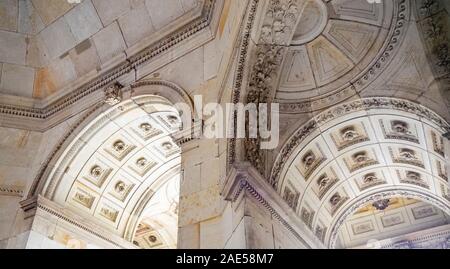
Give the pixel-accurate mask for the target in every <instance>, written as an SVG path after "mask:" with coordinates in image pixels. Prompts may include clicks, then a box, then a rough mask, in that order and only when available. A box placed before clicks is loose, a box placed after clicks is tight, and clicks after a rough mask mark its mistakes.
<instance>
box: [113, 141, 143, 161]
mask: <svg viewBox="0 0 450 269" xmlns="http://www.w3.org/2000/svg"><path fill="white" fill-rule="evenodd" d="M135 148H136V146H134V145H128V144H126V143H125V142H124V141H123V140H120V139H118V140H115V141H114V142H113V143H112V145H111V146H110V148H109V147H108V148H105V151H106V152H108V153H109V154H110V155H112V156H113V157H114V158H116V159H117V160H118V161H122V160H123V159H124V158H125V157H126V156H127V155H128V154H129V153H130V152H131V151H133V150H134V149H135Z"/></svg>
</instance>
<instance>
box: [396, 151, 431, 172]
mask: <svg viewBox="0 0 450 269" xmlns="http://www.w3.org/2000/svg"><path fill="white" fill-rule="evenodd" d="M389 153H390V155H391V158H392V160H393V162H394V163H404V164H410V165H414V166H417V167H420V168H424V169H425V165H424V164H423V161H422V159H421V158H420V157H419V155H418V153H417V152H416V151H414V150H412V149H409V148H400V149H396V151H395V152H394V149H393V148H392V147H389Z"/></svg>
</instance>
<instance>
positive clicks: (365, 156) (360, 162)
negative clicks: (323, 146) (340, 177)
mask: <svg viewBox="0 0 450 269" xmlns="http://www.w3.org/2000/svg"><path fill="white" fill-rule="evenodd" d="M344 162H345V164H346V165H347V168H348V170H349V171H350V173H353V172H355V171H357V170H360V169H362V168H365V167H368V166H372V165H376V164H379V162H378V161H377V159H376V157H375V153H373V152H369V151H358V152H356V153H354V154H352V155H351V156H350V157H347V158H344Z"/></svg>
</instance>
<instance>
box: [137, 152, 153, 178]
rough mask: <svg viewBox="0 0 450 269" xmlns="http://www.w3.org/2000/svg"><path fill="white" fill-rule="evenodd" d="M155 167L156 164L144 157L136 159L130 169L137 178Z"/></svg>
mask: <svg viewBox="0 0 450 269" xmlns="http://www.w3.org/2000/svg"><path fill="white" fill-rule="evenodd" d="M156 165H157V163H156V162H154V161H151V160H148V159H147V158H145V157H140V158H137V159H136V161H135V162H134V165H131V169H132V170H133V171H134V172H136V173H137V174H138V175H139V176H141V177H143V176H145V175H146V174H147V173H148V172H149V171H150V170H151V169H152V168H153V167H155V166H156Z"/></svg>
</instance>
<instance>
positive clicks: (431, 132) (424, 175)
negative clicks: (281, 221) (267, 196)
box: [269, 97, 450, 246]
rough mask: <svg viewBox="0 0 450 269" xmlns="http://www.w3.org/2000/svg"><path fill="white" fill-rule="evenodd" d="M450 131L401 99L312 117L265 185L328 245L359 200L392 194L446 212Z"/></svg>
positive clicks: (291, 141)
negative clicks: (449, 133) (447, 135)
mask: <svg viewBox="0 0 450 269" xmlns="http://www.w3.org/2000/svg"><path fill="white" fill-rule="evenodd" d="M448 129H449V124H448V123H447V122H446V121H445V120H444V119H443V118H442V117H440V116H439V115H437V114H436V113H434V112H433V111H431V110H429V109H427V108H426V107H424V106H422V105H420V104H417V103H413V102H410V101H407V100H402V99H395V98H385V97H380V98H365V99H360V100H355V101H350V102H347V103H344V104H341V105H338V106H336V107H334V108H331V109H328V110H326V111H324V112H322V113H320V114H319V115H317V116H315V117H314V118H313V119H311V120H310V121H309V122H307V123H306V124H305V125H303V126H302V127H301V128H300V129H298V130H297V132H296V133H295V134H294V135H292V136H291V138H290V139H288V141H287V142H286V143H285V144H284V146H283V147H282V149H281V151H280V154H279V155H278V157H277V159H276V161H275V164H274V166H273V168H272V173H271V176H270V178H269V183H270V184H271V185H272V186H273V187H274V188H275V190H277V192H278V193H279V194H280V195H281V196H282V197H283V199H284V200H285V201H286V202H287V203H288V205H289V206H290V207H291V208H293V210H294V211H296V213H297V214H298V215H299V216H300V217H301V218H302V220H303V222H305V224H306V225H307V226H308V227H309V228H310V229H311V230H312V231H313V232H314V233H316V236H317V237H318V238H319V239H320V240H321V241H323V243H324V244H326V245H331V246H333V245H334V244H335V240H336V238H335V237H333V236H336V231H337V230H338V229H339V228H336V227H337V226H336V225H335V224H334V223H336V220H337V219H338V218H339V217H338V216H340V214H341V213H340V212H342V210H343V209H345V208H351V207H352V206H353V205H355V203H357V202H356V201H358V199H360V197H366V196H367V195H372V194H374V193H378V194H380V193H383V192H384V193H389V192H390V193H392V191H393V190H397V194H402V196H405V197H408V196H411V197H412V196H413V194H414V195H415V197H416V198H418V199H420V200H426V201H427V202H430V203H431V204H433V205H434V206H436V207H438V208H440V209H441V210H442V211H444V212H449V206H450V195H449V193H450V189H449V188H448V185H447V180H448V171H447V169H446V168H445V167H446V166H448V151H447V152H446V150H447V149H446V146H444V145H445V144H446V143H447V142H446V139H445V138H444V134H445V133H446V132H447V131H448ZM415 180H417V181H415ZM421 182H422V183H423V184H422V183H421ZM425 198H427V199H425ZM350 211H352V210H350ZM353 211H354V210H353ZM348 214H350V213H348ZM343 219H345V217H344V218H343ZM339 221H342V218H341V219H339ZM330 233H333V234H332V235H330ZM317 234H319V235H317ZM325 235H326V236H325ZM333 240H334V241H333Z"/></svg>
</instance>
